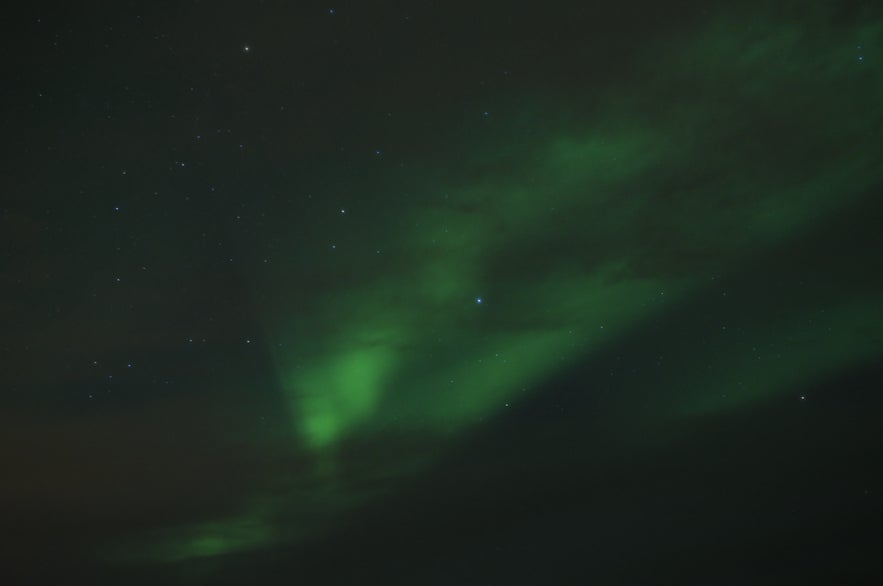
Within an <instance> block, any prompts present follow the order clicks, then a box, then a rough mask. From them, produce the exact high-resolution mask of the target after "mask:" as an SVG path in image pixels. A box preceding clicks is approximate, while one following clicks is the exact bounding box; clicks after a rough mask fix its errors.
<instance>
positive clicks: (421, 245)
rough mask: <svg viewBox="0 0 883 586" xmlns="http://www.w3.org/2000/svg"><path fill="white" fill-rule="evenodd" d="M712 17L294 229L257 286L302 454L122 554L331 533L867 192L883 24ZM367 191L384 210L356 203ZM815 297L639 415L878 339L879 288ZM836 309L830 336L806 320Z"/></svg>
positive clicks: (364, 185) (820, 364) (699, 366)
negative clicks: (460, 442)
mask: <svg viewBox="0 0 883 586" xmlns="http://www.w3.org/2000/svg"><path fill="white" fill-rule="evenodd" d="M713 22H716V23H717V24H716V25H712V26H708V25H706V26H703V27H702V28H701V30H697V31H693V32H692V33H690V34H684V35H682V36H681V37H679V38H669V37H666V38H660V39H657V40H656V41H654V42H653V43H650V44H649V45H650V46H651V47H653V50H649V49H648V50H645V51H642V52H641V53H638V54H636V55H635V60H634V62H633V63H632V65H631V68H630V69H628V70H624V71H622V72H621V73H620V74H619V75H617V76H616V77H615V78H614V79H612V80H611V82H610V83H609V84H608V85H607V86H605V87H603V88H587V89H586V90H585V95H568V96H567V97H566V98H563V97H555V96H550V95H545V96H543V97H542V98H537V97H530V96H509V97H507V98H505V101H504V100H503V98H500V100H499V101H500V103H501V104H509V105H508V106H506V107H500V108H499V109H498V110H497V111H495V112H492V113H491V115H490V116H489V117H487V119H485V120H482V122H483V123H485V124H486V125H487V126H490V125H493V126H492V127H491V128H492V129H493V130H492V132H491V133H490V134H489V135H488V134H486V135H483V136H482V137H481V138H476V139H475V140H474V141H472V140H470V142H469V143H466V142H464V141H463V140H462V139H460V140H459V141H458V140H456V139H450V140H448V141H446V142H442V143H441V144H439V145H438V148H437V150H436V151H435V154H434V155H433V157H432V158H431V159H429V158H427V159H426V160H423V161H422V162H417V163H416V164H414V163H409V164H408V165H407V166H404V167H400V168H397V169H396V171H395V172H391V171H387V172H386V173H387V174H386V175H380V176H378V175H377V173H379V172H376V171H375V172H373V173H375V174H374V175H371V173H372V171H370V170H369V169H367V168H366V170H365V173H364V174H363V175H361V176H359V175H358V174H356V176H355V177H354V178H350V179H345V180H342V182H341V184H340V185H339V188H340V190H342V191H343V190H346V191H347V192H349V193H351V194H352V195H351V196H349V199H348V201H349V202H350V204H349V209H347V210H346V212H347V213H346V214H345V215H344V214H341V218H340V225H341V231H340V233H339V234H336V235H330V236H329V237H328V247H327V249H325V250H314V249H313V250H306V247H305V245H304V244H303V242H305V241H306V240H301V239H307V238H310V239H312V240H315V238H316V237H315V235H304V234H292V233H287V232H286V231H285V227H284V223H283V222H284V219H280V220H279V221H280V227H279V232H278V235H277V237H276V240H275V242H276V245H275V247H276V249H277V250H278V251H279V254H278V258H277V259H276V260H275V261H274V265H273V268H271V269H270V270H269V272H268V273H264V274H263V275H262V276H261V277H260V278H259V279H260V280H258V281H257V284H256V287H257V288H258V289H259V294H260V295H261V296H262V299H264V300H265V303H264V305H263V306H264V307H267V308H269V309H268V311H267V314H266V315H265V327H266V339H267V340H268V341H267V344H268V346H269V350H270V351H271V352H272V354H273V356H274V359H275V365H276V372H277V377H278V387H279V389H281V392H282V393H283V394H284V398H285V404H286V405H287V407H288V420H289V422H290V429H289V430H286V431H280V433H282V434H283V435H284V434H289V435H290V436H291V438H292V439H291V441H292V443H293V444H294V447H295V449H296V450H297V452H298V453H299V454H300V456H299V458H300V460H299V461H298V465H297V466H295V468H296V469H297V470H296V472H295V471H293V472H292V477H291V480H290V483H289V485H288V486H287V488H286V489H285V490H284V491H277V492H276V493H275V494H273V495H257V496H255V497H254V499H253V501H252V502H250V503H247V504H246V505H245V506H244V507H243V510H242V511H241V512H240V514H237V515H233V516H231V517H230V518H227V519H218V520H217V521H213V522H211V523H203V524H197V525H194V526H192V527H182V528H178V529H176V530H175V531H174V532H169V533H167V534H163V535H152V536H150V539H149V540H148V542H147V545H145V544H144V543H143V542H141V541H139V542H138V544H137V545H133V546H132V547H131V549H127V550H126V554H125V557H129V558H131V557H135V558H140V559H145V558H146V559H158V560H166V561H171V560H185V559H190V558H194V557H205V556H220V555H223V554H227V553H231V552H235V551H241V550H248V549H250V548H256V547H262V546H267V545H270V544H273V543H277V542H278V543H289V542H292V541H296V540H298V539H301V538H307V537H308V536H314V535H315V534H316V532H317V531H321V530H322V529H323V528H331V527H333V525H334V520H335V519H336V518H340V516H341V515H342V514H343V513H345V512H346V511H348V510H352V509H353V507H356V506H358V505H360V504H362V503H365V502H366V501H368V500H370V499H372V498H376V497H377V496H378V495H381V494H390V493H392V492H394V491H395V486H396V479H401V478H404V477H406V476H407V475H408V474H410V473H413V472H414V471H415V470H418V469H420V468H421V467H426V466H429V465H431V463H432V459H433V455H434V454H439V453H441V452H440V450H442V449H443V447H444V446H445V445H451V444H452V442H455V441H456V440H457V438H458V437H460V436H461V435H462V434H464V433H469V432H470V430H474V429H477V428H479V427H480V426H481V425H482V423H483V422H484V421H487V420H490V419H492V418H494V417H495V416H497V415H498V414H500V413H501V412H503V411H505V410H506V409H510V408H513V407H515V406H517V405H518V404H519V402H522V401H524V400H526V399H528V398H529V397H531V393H532V391H533V390H534V389H535V388H536V387H538V386H539V385H540V384H541V383H542V382H543V381H544V380H548V378H549V377H551V376H553V375H554V374H555V373H557V372H560V371H562V369H567V368H569V367H572V366H573V365H574V364H576V363H578V362H580V361H585V360H586V359H587V357H589V358H591V357H592V356H593V355H596V354H597V353H599V352H603V351H604V350H605V349H607V348H609V347H610V346H611V345H612V344H616V343H617V342H618V341H620V340H621V339H622V338H623V337H624V336H626V335H628V334H630V333H632V332H634V331H635V329H636V328H639V327H641V325H642V324H644V323H646V322H647V321H648V320H653V319H655V318H656V317H657V316H659V315H661V314H662V312H664V311H667V310H669V309H670V308H672V307H677V306H681V305H683V304H689V303H690V302H691V299H694V298H695V297H696V296H699V295H702V294H704V293H706V292H707V291H708V290H710V289H713V288H716V287H717V286H718V283H719V282H720V281H721V280H722V279H726V278H727V276H728V275H729V274H735V273H739V272H744V271H746V270H750V266H751V265H752V263H756V262H759V261H761V260H762V259H763V258H764V256H765V254H766V252H767V251H771V250H774V249H776V248H777V247H781V246H787V244H788V242H791V241H794V240H796V239H800V238H807V237H808V236H810V237H811V236H812V234H813V233H814V232H815V231H817V230H820V229H821V228H822V227H823V226H824V224H825V222H826V220H827V219H829V218H830V217H832V216H834V215H836V214H838V213H839V212H841V211H843V210H845V209H847V208H850V206H856V205H860V204H861V203H862V201H863V199H864V198H867V197H868V193H869V188H870V186H872V185H874V184H875V183H877V184H879V181H880V180H881V175H883V166H881V165H880V164H879V161H880V160H881V144H883V143H881V141H880V139H879V136H876V135H875V134H874V133H873V132H871V131H870V129H873V128H880V127H881V121H883V85H881V81H883V67H881V63H883V51H881V48H883V47H881V44H880V40H881V39H883V23H881V21H880V20H868V21H867V23H866V24H864V25H861V26H850V27H843V26H834V25H832V24H830V23H829V22H828V19H827V18H826V17H825V15H823V14H821V15H813V14H809V15H801V16H800V17H799V20H798V19H797V18H794V19H790V20H789V19H788V18H785V17H778V18H774V17H768V18H767V19H766V20H764V19H763V18H761V17H759V16H758V15H757V14H752V15H751V17H750V18H748V17H741V16H740V15H738V14H735V13H734V14H724V15H721V16H720V18H718V19H716V20H714V21H713ZM859 57H860V58H859ZM574 104H580V105H579V106H575V105H574ZM456 116H459V114H456V113H452V114H451V117H452V119H454V118H455V117H456ZM526 129H529V130H526ZM461 151H462V154H460V152H461ZM328 173H332V174H333V170H329V171H328ZM365 189H370V190H372V195H371V196H370V197H368V198H366V200H368V201H372V202H377V201H385V200H384V198H388V205H374V206H373V207H372V208H370V209H359V208H360V206H359V203H358V202H359V201H360V200H359V192H360V190H365ZM375 191H376V193H374V192H375ZM387 193H388V194H389V195H388V196H386V195H383V194H387ZM366 226H368V227H366ZM286 251H290V253H289V255H288V256H287V257H286ZM317 267H318V268H317ZM305 281H310V282H311V283H312V284H311V286H310V291H311V294H310V298H309V299H305V298H304V297H303V296H302V295H301V294H300V293H299V288H300V287H301V283H303V282H305ZM323 284H324V285H325V286H324V294H321V295H314V294H313V293H312V291H315V290H316V287H322V286H323ZM715 290H716V289H715ZM823 293H824V294H823V295H821V298H823V299H824V300H825V301H824V306H822V307H819V306H813V307H806V306H799V305H798V306H794V307H791V308H789V309H787V310H785V311H780V310H776V311H775V312H767V313H766V314H763V313H762V314H760V315H758V316H756V317H755V318H754V321H751V317H750V316H748V317H746V320H747V321H745V322H744V323H742V324H741V328H742V332H741V335H737V334H736V333H733V334H732V337H731V338H727V337H726V333H725V332H720V334H721V335H720V336H719V338H720V339H719V340H718V341H717V342H716V343H715V344H714V345H710V344H703V343H702V341H701V340H697V341H696V342H695V344H693V345H692V350H691V351H692V352H694V354H695V364H696V368H695V369H694V370H685V371H683V372H680V373H676V374H672V375H669V376H667V377H666V378H664V379H660V380H653V379H649V378H648V379H647V380H646V381H644V384H647V385H648V386H653V387H654V391H653V393H652V394H648V398H647V403H646V405H645V407H646V408H645V409H642V410H640V411H637V410H634V411H630V412H629V414H628V415H625V414H623V415H622V417H623V419H626V418H627V417H633V418H647V419H648V421H647V422H645V423H644V424H640V425H647V426H656V427H664V426H666V425H676V424H677V422H678V421H684V420H687V419H689V418H693V417H697V416H705V415H708V414H713V413H717V412H720V411H722V410H731V409H741V408H745V407H748V406H750V405H752V404H756V403H757V402H763V401H768V400H771V399H774V398H775V397H779V396H782V395H783V394H787V393H789V392H791V391H793V389H794V388H795V387H797V386H799V385H800V384H801V383H804V382H807V381H809V380H812V379H814V378H816V377H821V376H825V375H826V374H831V373H835V372H837V371H838V370H839V369H843V368H845V367H848V366H849V365H853V364H858V363H861V362H862V361H864V360H867V359H869V358H871V357H873V356H877V355H879V353H880V348H879V344H875V343H873V342H872V339H871V334H870V333H869V332H870V331H871V330H877V331H879V329H880V326H881V323H880V321H881V316H880V315H878V314H875V313H874V312H873V307H874V305H873V304H874V303H876V301H877V300H876V298H875V296H874V294H873V292H871V291H866V292H864V293H863V292H862V291H861V289H860V288H859V289H858V290H857V289H856V288H855V287H848V288H847V287H844V288H838V287H837V284H836V283H830V284H829V289H828V290H826V291H824V292H823ZM869 316H874V317H873V320H874V321H873V322H871V323H869V322H868V320H869ZM820 323H821V324H823V325H827V327H828V330H829V332H830V335H829V336H827V337H826V338H824V339H813V338H811V337H810V336H808V335H806V334H805V332H804V331H805V330H807V328H808V325H807V324H813V328H814V330H815V329H818V327H819V324H820ZM713 327H714V329H719V330H726V327H727V324H714V326H713ZM749 338H751V339H756V340H762V344H763V346H762V347H754V348H752V344H751V343H748V342H746V340H747V339H749ZM749 349H751V350H753V351H749ZM588 386H590V387H591V382H590V383H589V385H588ZM589 392H590V391H589ZM625 411H626V406H625V405H623V413H625ZM635 425H639V424H637V423H636V424H635ZM380 437H398V438H403V439H402V441H401V442H400V450H398V449H396V448H393V449H392V452H391V453H387V454H385V456H384V457H383V458H380V459H378V460H377V461H371V462H369V463H366V464H365V465H364V466H363V467H360V468H358V469H352V468H351V467H352V460H346V459H342V458H340V457H339V454H340V453H341V450H347V449H350V448H349V447H348V446H353V445H358V444H359V443H360V442H370V441H372V440H373V439H374V438H380ZM409 437H414V438H420V439H419V444H420V445H421V446H424V445H425V446H430V447H427V448H426V449H425V450H424V449H421V448H419V447H418V449H415V447H414V446H411V445H408V444H409V441H408V439H407V438H409ZM426 438H434V439H433V440H432V441H427V439H426ZM384 445H394V444H390V443H389V442H387V443H386V444H384ZM348 466H349V467H350V468H347V467H348ZM366 486H369V487H370V488H366ZM280 493H284V495H285V496H280ZM280 518H284V519H285V520H286V522H285V523H282V522H280V521H279V519H280ZM292 526H294V527H297V529H295V530H292V529H290V527H292ZM135 551H137V553H133V552H135Z"/></svg>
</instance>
